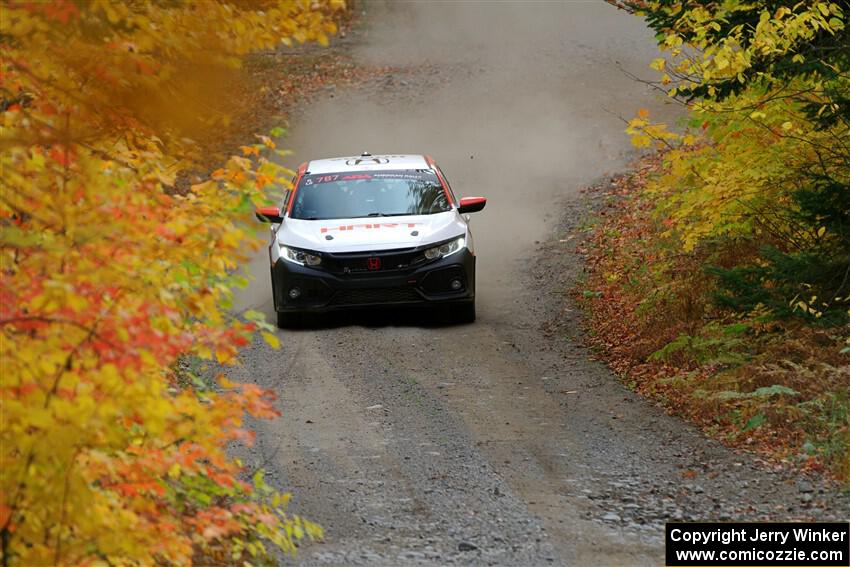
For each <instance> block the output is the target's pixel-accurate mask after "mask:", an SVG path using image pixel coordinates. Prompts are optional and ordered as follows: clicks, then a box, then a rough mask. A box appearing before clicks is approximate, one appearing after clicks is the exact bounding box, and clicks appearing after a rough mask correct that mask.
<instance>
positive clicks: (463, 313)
mask: <svg viewBox="0 0 850 567" xmlns="http://www.w3.org/2000/svg"><path fill="white" fill-rule="evenodd" d="M454 320H455V322H457V323H474V322H475V300H474V299H473V300H472V301H470V302H469V303H462V304H460V305H458V307H457V309H455V310H454Z"/></svg>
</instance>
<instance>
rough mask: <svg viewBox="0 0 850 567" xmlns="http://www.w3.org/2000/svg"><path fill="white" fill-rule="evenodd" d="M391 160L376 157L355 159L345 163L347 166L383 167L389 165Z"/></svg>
mask: <svg viewBox="0 0 850 567" xmlns="http://www.w3.org/2000/svg"><path fill="white" fill-rule="evenodd" d="M389 162H390V160H388V159H387V158H376V157H365V158H364V157H359V158H355V159H349V160H346V161H345V165H360V164H366V165H383V164H385V163H389Z"/></svg>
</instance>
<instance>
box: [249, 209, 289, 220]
mask: <svg viewBox="0 0 850 567" xmlns="http://www.w3.org/2000/svg"><path fill="white" fill-rule="evenodd" d="M254 214H255V215H257V219H259V220H260V221H262V222H272V223H274V222H283V216H281V214H280V209H278V208H277V207H260V208H258V209H257V210H256V211H254Z"/></svg>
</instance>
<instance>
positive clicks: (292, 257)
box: [280, 246, 322, 266]
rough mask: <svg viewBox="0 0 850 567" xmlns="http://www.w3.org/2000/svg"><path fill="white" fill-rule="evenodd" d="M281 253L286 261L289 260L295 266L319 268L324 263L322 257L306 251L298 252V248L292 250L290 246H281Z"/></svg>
mask: <svg viewBox="0 0 850 567" xmlns="http://www.w3.org/2000/svg"><path fill="white" fill-rule="evenodd" d="M280 253H281V257H282V258H283V259H284V260H288V261H290V262H292V263H293V264H300V265H301V266H318V265H319V264H321V263H322V257H321V256H319V255H318V254H313V253H312V252H308V251H306V250H298V249H297V248H290V247H289V246H281V247H280Z"/></svg>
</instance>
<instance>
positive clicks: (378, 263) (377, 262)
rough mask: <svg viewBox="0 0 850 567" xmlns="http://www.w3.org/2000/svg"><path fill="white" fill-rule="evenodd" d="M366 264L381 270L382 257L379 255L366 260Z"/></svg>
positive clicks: (370, 267)
mask: <svg viewBox="0 0 850 567" xmlns="http://www.w3.org/2000/svg"><path fill="white" fill-rule="evenodd" d="M366 266H367V267H368V268H369V269H370V270H380V269H381V259H380V258H377V257H372V258H369V259H368V260H366Z"/></svg>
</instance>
